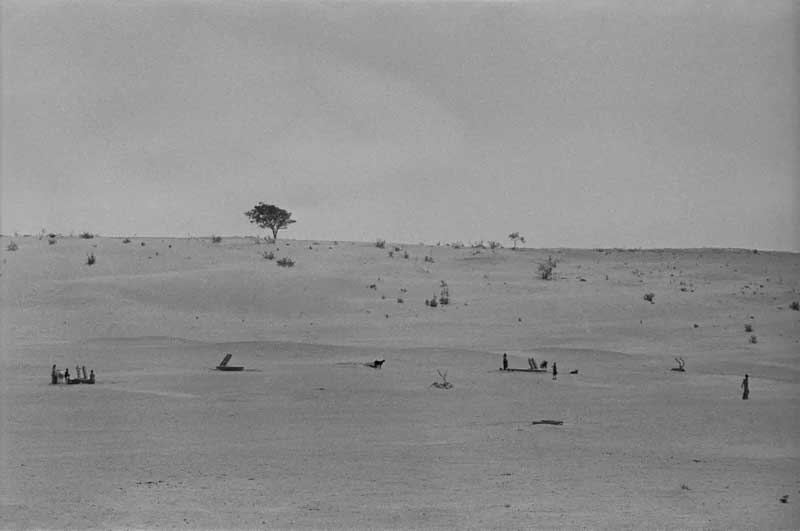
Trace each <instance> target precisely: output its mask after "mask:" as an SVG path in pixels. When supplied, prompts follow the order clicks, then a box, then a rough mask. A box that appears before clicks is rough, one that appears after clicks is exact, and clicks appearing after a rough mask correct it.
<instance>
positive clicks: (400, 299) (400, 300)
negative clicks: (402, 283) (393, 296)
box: [397, 297, 405, 304]
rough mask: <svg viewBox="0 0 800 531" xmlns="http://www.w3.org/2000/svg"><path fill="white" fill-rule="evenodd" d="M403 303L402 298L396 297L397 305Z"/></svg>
mask: <svg viewBox="0 0 800 531" xmlns="http://www.w3.org/2000/svg"><path fill="white" fill-rule="evenodd" d="M403 302H405V301H404V300H403V297H397V304H403Z"/></svg>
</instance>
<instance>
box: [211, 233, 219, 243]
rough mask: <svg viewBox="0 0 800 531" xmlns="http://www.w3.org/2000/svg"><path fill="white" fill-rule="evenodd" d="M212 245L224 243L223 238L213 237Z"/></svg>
mask: <svg viewBox="0 0 800 531" xmlns="http://www.w3.org/2000/svg"><path fill="white" fill-rule="evenodd" d="M211 243H222V236H215V235H213V234H212V235H211Z"/></svg>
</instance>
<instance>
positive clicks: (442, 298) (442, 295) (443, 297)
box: [439, 280, 450, 306]
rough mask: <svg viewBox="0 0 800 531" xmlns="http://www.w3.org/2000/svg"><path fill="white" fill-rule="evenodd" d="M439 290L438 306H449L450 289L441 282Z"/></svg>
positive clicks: (445, 283)
mask: <svg viewBox="0 0 800 531" xmlns="http://www.w3.org/2000/svg"><path fill="white" fill-rule="evenodd" d="M439 287H440V288H441V290H440V292H439V304H441V305H442V306H447V305H448V304H450V288H449V287H448V286H447V282H445V281H444V280H442V282H441V284H440V286H439Z"/></svg>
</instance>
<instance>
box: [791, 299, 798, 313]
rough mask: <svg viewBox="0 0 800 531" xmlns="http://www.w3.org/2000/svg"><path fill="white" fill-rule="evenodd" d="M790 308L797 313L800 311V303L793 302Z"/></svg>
mask: <svg viewBox="0 0 800 531" xmlns="http://www.w3.org/2000/svg"><path fill="white" fill-rule="evenodd" d="M789 308H791V309H792V310H794V311H796V312H798V311H800V302H797V301H792V302H791V303H790V304H789Z"/></svg>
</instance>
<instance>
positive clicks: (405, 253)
mask: <svg viewBox="0 0 800 531" xmlns="http://www.w3.org/2000/svg"><path fill="white" fill-rule="evenodd" d="M408 257H409V254H408V251H403V258H405V259H406V260H408Z"/></svg>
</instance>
